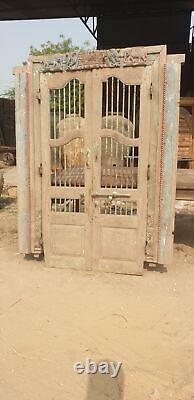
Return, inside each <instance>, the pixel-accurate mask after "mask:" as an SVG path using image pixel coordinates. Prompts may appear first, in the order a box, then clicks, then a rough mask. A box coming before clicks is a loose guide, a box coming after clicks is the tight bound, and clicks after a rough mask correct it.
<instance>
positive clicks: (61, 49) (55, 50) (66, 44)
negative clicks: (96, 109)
mask: <svg viewBox="0 0 194 400" xmlns="http://www.w3.org/2000/svg"><path fill="white" fill-rule="evenodd" d="M89 48H91V46H90V42H88V41H87V42H84V44H83V46H81V47H79V46H74V45H73V42H72V39H71V38H67V39H66V38H65V36H64V35H60V36H59V41H58V42H57V43H52V42H51V41H50V40H48V41H47V42H46V43H42V44H41V45H40V48H39V49H37V48H36V47H34V46H31V47H30V52H29V54H30V55H31V56H39V55H42V56H43V55H49V54H65V53H67V52H69V51H78V50H83V51H84V50H85V51H86V50H89ZM26 64H27V63H26V62H23V65H26ZM76 92H77V87H76ZM0 97H5V98H8V99H11V100H14V99H15V89H14V88H10V89H8V90H7V91H5V92H4V93H1V94H0ZM76 99H77V96H76ZM76 101H77V100H76Z"/></svg>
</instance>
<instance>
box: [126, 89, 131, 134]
mask: <svg viewBox="0 0 194 400" xmlns="http://www.w3.org/2000/svg"><path fill="white" fill-rule="evenodd" d="M130 112H131V86H130V85H128V112H127V119H128V135H129V133H130ZM129 136H130V135H129Z"/></svg>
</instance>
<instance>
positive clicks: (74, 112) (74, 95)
mask: <svg viewBox="0 0 194 400" xmlns="http://www.w3.org/2000/svg"><path fill="white" fill-rule="evenodd" d="M75 98H76V94H75V79H74V81H73V116H74V119H75V115H76V110H75Z"/></svg>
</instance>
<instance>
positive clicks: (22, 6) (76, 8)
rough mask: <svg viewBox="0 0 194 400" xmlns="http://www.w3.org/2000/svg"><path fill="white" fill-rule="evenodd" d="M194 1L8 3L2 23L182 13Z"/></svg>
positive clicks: (0, 5)
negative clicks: (81, 17) (41, 19)
mask: <svg viewBox="0 0 194 400" xmlns="http://www.w3.org/2000/svg"><path fill="white" fill-rule="evenodd" d="M193 9H194V0H163V1H162V0H158V1H157V0H139V1H137V0H119V1H118V0H52V1H51V0H33V1H26V0H25V1H24V0H16V1H14V0H5V1H0V20H17V19H18V20H19V19H37V18H60V17H61V18H68V17H80V16H105V15H107V16H109V17H110V16H111V15H112V16H118V15H122V16H123V15H124V16H126V17H127V16H132V15H141V14H144V15H145V13H146V15H153V14H164V13H165V14H171V13H173V14H174V13H183V12H185V11H189V10H193Z"/></svg>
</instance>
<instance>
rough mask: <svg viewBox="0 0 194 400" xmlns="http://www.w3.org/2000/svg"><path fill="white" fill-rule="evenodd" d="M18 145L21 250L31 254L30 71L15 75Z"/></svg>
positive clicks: (19, 238)
mask: <svg viewBox="0 0 194 400" xmlns="http://www.w3.org/2000/svg"><path fill="white" fill-rule="evenodd" d="M15 82H16V85H15V88H16V98H15V102H16V146H17V174H18V182H19V184H18V242H19V252H20V253H23V254H30V252H31V243H30V168H29V167H30V165H29V154H30V148H29V132H28V73H27V72H21V73H18V74H17V75H16V77H15Z"/></svg>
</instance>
